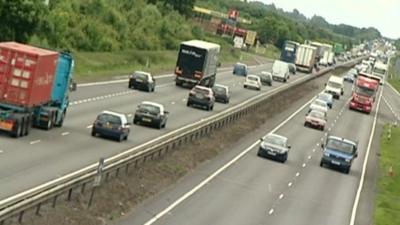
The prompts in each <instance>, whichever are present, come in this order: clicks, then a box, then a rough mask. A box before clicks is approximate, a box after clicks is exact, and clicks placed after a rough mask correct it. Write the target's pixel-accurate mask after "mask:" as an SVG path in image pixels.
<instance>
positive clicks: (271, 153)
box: [267, 151, 276, 156]
mask: <svg viewBox="0 0 400 225" xmlns="http://www.w3.org/2000/svg"><path fill="white" fill-rule="evenodd" d="M267 153H268V155H273V156H275V155H276V152H271V151H268V152H267Z"/></svg>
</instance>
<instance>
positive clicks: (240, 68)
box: [232, 63, 248, 76]
mask: <svg viewBox="0 0 400 225" xmlns="http://www.w3.org/2000/svg"><path fill="white" fill-rule="evenodd" d="M247 72H248V67H247V65H246V64H243V63H236V64H235V65H234V66H233V72H232V73H233V74H234V75H242V76H247Z"/></svg>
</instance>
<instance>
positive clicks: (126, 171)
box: [125, 163, 130, 174]
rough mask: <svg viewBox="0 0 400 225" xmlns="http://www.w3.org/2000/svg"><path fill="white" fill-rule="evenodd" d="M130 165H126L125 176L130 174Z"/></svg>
mask: <svg viewBox="0 0 400 225" xmlns="http://www.w3.org/2000/svg"><path fill="white" fill-rule="evenodd" d="M129 165H130V164H129V163H127V164H126V166H125V174H128V172H129Z"/></svg>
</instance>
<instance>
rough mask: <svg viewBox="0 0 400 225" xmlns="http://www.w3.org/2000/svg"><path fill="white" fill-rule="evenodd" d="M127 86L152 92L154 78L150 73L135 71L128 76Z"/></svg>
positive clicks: (154, 86) (154, 85)
mask: <svg viewBox="0 0 400 225" xmlns="http://www.w3.org/2000/svg"><path fill="white" fill-rule="evenodd" d="M128 87H129V88H133V89H141V90H145V91H148V92H154V89H155V88H156V80H155V79H154V77H153V76H152V75H151V74H150V73H146V72H142V71H136V72H134V73H133V74H132V75H131V76H130V77H129V85H128Z"/></svg>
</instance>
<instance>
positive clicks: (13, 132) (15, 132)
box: [11, 119, 22, 138]
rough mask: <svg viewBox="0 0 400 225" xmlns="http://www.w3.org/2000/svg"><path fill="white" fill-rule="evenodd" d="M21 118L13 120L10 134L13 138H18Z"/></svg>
mask: <svg viewBox="0 0 400 225" xmlns="http://www.w3.org/2000/svg"><path fill="white" fill-rule="evenodd" d="M21 125H22V124H21V120H20V119H17V120H16V121H15V127H14V129H13V131H12V133H11V136H12V137H14V138H18V137H19V136H21V130H22V126H21Z"/></svg>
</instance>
